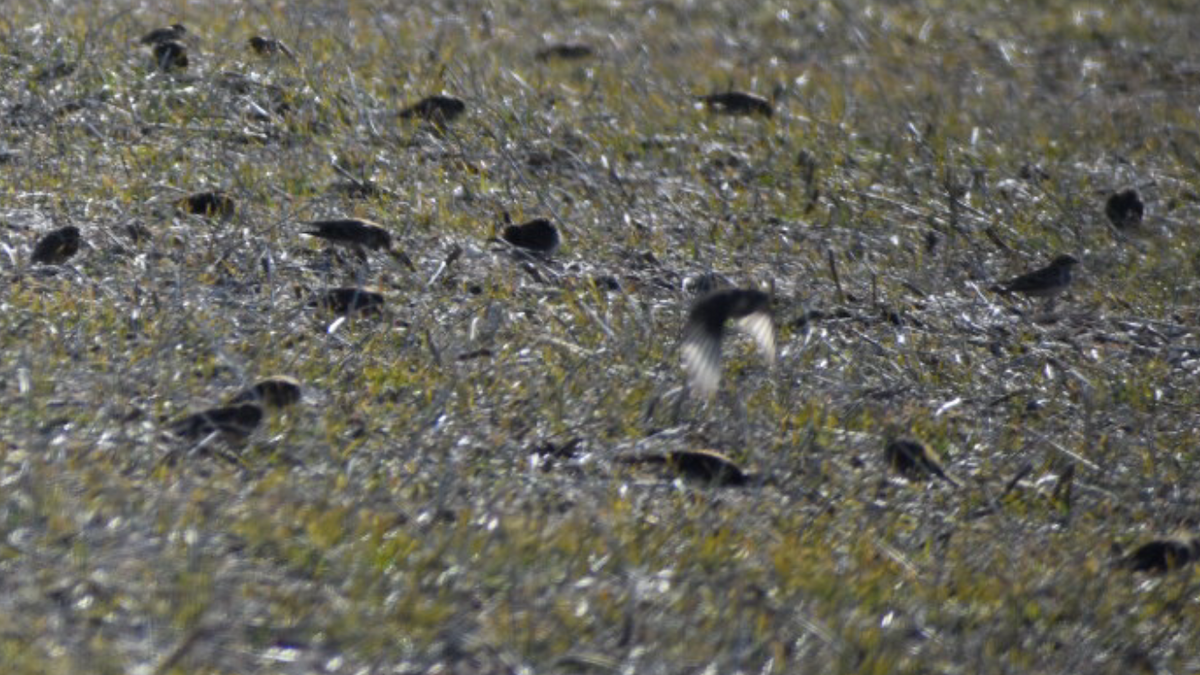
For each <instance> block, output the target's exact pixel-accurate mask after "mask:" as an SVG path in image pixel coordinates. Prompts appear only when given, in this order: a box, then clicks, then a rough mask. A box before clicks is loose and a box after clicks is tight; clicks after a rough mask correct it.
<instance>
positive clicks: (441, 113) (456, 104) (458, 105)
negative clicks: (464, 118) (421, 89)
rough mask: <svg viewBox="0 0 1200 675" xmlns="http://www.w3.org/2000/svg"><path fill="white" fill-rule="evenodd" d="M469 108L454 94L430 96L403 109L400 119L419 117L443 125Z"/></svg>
mask: <svg viewBox="0 0 1200 675" xmlns="http://www.w3.org/2000/svg"><path fill="white" fill-rule="evenodd" d="M466 110H467V104H466V103H463V102H462V100H460V99H457V98H454V97H452V96H442V95H440V94H439V95H436V96H429V97H427V98H423V99H421V100H420V101H417V102H416V103H414V104H412V105H410V106H409V107H407V108H405V109H404V110H401V111H400V113H399V116H400V119H418V120H423V121H425V122H429V123H431V124H434V125H437V126H442V125H443V124H446V123H448V122H453V121H454V120H455V119H456V118H458V117H459V116H460V115H462V114H463V113H464V112H466Z"/></svg>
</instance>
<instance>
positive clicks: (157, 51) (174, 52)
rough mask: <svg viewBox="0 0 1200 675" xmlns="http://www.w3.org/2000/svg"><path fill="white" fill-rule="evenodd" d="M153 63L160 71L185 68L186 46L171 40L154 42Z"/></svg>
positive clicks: (186, 63)
mask: <svg viewBox="0 0 1200 675" xmlns="http://www.w3.org/2000/svg"><path fill="white" fill-rule="evenodd" d="M154 65H155V67H157V68H158V69H159V70H162V71H170V70H176V69H183V68H187V67H188V54H187V47H184V46H183V43H181V42H175V41H173V40H171V41H167V42H159V43H157V44H155V45H154Z"/></svg>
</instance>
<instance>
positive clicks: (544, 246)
mask: <svg viewBox="0 0 1200 675" xmlns="http://www.w3.org/2000/svg"><path fill="white" fill-rule="evenodd" d="M505 215H506V217H507V214H505ZM500 238H501V239H503V240H504V241H507V242H508V243H510V244H512V245H513V246H516V247H517V248H522V249H525V250H527V251H533V252H535V253H542V254H545V255H550V254H552V253H554V251H555V250H557V249H558V245H559V244H560V243H562V240H561V238H560V237H559V236H558V228H557V227H555V226H554V223H552V222H550V221H549V220H547V219H545V218H534V219H533V220H530V221H528V222H525V223H521V224H520V225H511V224H510V225H507V226H506V227H505V228H504V230H503V231H501V233H500Z"/></svg>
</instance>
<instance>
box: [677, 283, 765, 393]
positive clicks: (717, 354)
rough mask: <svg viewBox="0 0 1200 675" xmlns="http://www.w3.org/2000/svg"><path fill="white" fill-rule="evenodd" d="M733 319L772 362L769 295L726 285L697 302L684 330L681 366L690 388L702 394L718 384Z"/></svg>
mask: <svg viewBox="0 0 1200 675" xmlns="http://www.w3.org/2000/svg"><path fill="white" fill-rule="evenodd" d="M730 321H732V322H733V323H734V324H735V325H736V326H737V327H738V328H740V329H742V330H744V331H746V332H747V333H749V334H750V336H751V337H752V338H754V341H755V343H757V345H758V350H759V351H760V352H762V355H763V358H765V359H766V360H767V364H768V365H774V363H775V321H774V319H773V318H772V313H771V297H770V296H769V295H767V294H766V293H763V292H762V291H758V290H754V289H741V288H726V289H722V290H719V291H714V292H712V293H709V294H708V295H706V296H704V297H703V298H701V299H700V300H698V301H696V303H695V304H694V305H692V308H691V310H690V311H689V312H688V318H687V323H686V325H685V326H684V329H683V346H682V351H683V366H684V369H685V370H686V371H687V373H688V375H689V377H690V382H691V386H692V388H694V389H696V390H698V391H699V392H701V393H702V394H703V395H705V396H709V397H711V396H712V395H714V394H716V393H717V386H718V385H719V384H720V383H721V341H722V339H724V337H725V324H726V323H728V322H730Z"/></svg>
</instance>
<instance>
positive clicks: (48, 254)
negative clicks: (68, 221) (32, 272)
mask: <svg viewBox="0 0 1200 675" xmlns="http://www.w3.org/2000/svg"><path fill="white" fill-rule="evenodd" d="M81 242H82V239H81V238H80V236H79V228H78V227H75V226H74V225H67V226H66V227H60V228H58V229H57V230H51V231H50V232H47V233H46V234H45V235H43V236H42V238H41V239H38V241H37V244H35V245H34V247H33V255H31V256H29V259H30V260H31V261H33V262H35V263H38V264H41V265H61V264H63V263H64V262H66V261H67V258H70V257H71V256H73V255H75V254H76V253H78V252H79V244H80V243H81Z"/></svg>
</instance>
